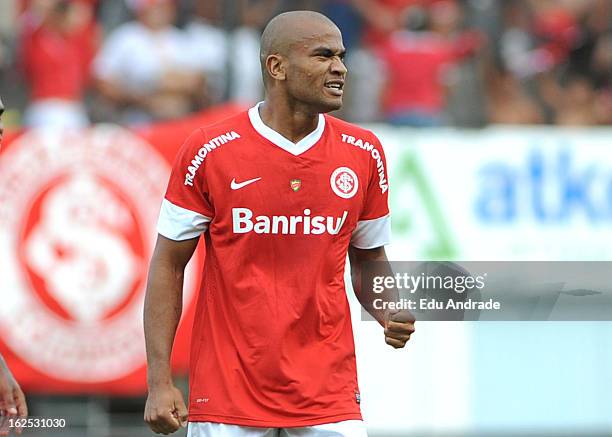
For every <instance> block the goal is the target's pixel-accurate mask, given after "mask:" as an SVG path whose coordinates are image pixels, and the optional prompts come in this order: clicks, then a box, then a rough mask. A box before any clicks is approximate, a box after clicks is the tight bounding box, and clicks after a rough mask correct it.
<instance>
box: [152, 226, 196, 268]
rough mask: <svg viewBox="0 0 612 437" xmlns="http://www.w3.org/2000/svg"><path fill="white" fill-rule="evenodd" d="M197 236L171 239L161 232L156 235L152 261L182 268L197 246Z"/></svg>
mask: <svg viewBox="0 0 612 437" xmlns="http://www.w3.org/2000/svg"><path fill="white" fill-rule="evenodd" d="M198 241H199V238H198V237H196V238H190V239H187V240H171V239H170V238H166V237H164V236H163V235H161V234H158V235H157V242H156V243H155V250H154V252H153V261H157V262H161V263H164V264H169V265H172V266H175V267H178V268H181V269H184V268H185V266H186V265H187V263H188V262H189V260H190V259H191V257H192V256H193V253H194V252H195V250H196V247H197V246H198Z"/></svg>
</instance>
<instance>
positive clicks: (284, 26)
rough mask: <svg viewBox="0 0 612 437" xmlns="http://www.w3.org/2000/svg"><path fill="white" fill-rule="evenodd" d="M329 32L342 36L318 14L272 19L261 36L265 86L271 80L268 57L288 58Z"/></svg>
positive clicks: (300, 14) (301, 14) (311, 13)
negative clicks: (293, 49) (303, 43)
mask: <svg viewBox="0 0 612 437" xmlns="http://www.w3.org/2000/svg"><path fill="white" fill-rule="evenodd" d="M328 32H337V33H338V34H340V31H339V30H338V28H337V27H336V25H335V24H334V22H333V21H331V20H330V19H329V18H327V17H326V16H325V15H323V14H320V13H318V12H314V11H293V12H285V13H283V14H279V15H277V16H276V17H274V18H272V20H270V22H269V23H268V24H267V26H266V28H265V29H264V31H263V33H262V35H261V48H260V52H259V56H260V62H261V69H262V73H263V79H264V84H267V83H268V81H269V79H270V75H269V74H268V71H267V68H266V60H267V59H268V56H270V55H281V56H288V55H289V53H290V51H291V49H292V48H293V47H294V46H296V45H297V44H300V43H302V42H306V41H308V40H310V39H311V38H313V37H316V36H317V35H320V34H321V33H328Z"/></svg>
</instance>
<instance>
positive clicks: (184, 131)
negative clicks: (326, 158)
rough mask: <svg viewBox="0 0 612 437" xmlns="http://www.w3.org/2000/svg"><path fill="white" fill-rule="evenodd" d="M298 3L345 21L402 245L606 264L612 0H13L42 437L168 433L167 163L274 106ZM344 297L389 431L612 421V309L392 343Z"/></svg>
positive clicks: (184, 364)
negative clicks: (204, 136) (50, 426)
mask: <svg viewBox="0 0 612 437" xmlns="http://www.w3.org/2000/svg"><path fill="white" fill-rule="evenodd" d="M297 9H309V10H317V11H321V12H322V13H324V14H326V15H327V16H329V17H330V18H332V19H333V20H334V22H336V24H337V25H338V26H339V27H340V29H341V30H342V33H343V37H344V44H345V46H346V47H347V50H348V51H347V58H346V63H347V66H348V69H349V75H348V80H347V89H346V93H345V105H344V108H343V109H342V110H341V111H339V112H337V113H335V114H334V115H336V116H338V117H341V118H344V119H346V120H349V121H352V122H356V123H360V124H362V125H364V126H366V127H368V128H370V129H372V130H374V132H376V134H377V135H379V137H380V138H381V140H382V142H383V144H384V145H385V148H386V149H385V150H386V152H387V158H388V161H389V172H390V180H391V183H392V190H391V209H392V212H393V218H394V221H393V226H394V235H395V238H394V243H393V244H392V245H391V246H390V247H389V249H388V253H389V255H390V258H391V259H395V260H418V259H455V260H477V261H480V260H483V261H484V260H540V261H545V260H567V261H573V260H605V261H607V260H610V259H611V257H612V244H610V242H612V227H611V224H612V188H611V187H612V154H611V153H610V148H611V147H612V128H611V127H610V125H611V124H612V90H611V88H610V79H611V78H612V1H610V0H513V1H502V0H329V1H324V0H319V1H316V0H313V1H283V0H224V1H221V0H2V1H0V97H1V98H2V100H3V102H4V106H5V107H6V112H5V114H4V116H3V123H4V128H5V135H4V137H5V138H4V141H3V147H2V149H1V150H0V351H1V352H2V354H3V355H4V356H5V357H6V358H7V361H8V363H9V366H10V367H11V368H12V369H13V371H14V373H15V374H16V376H17V378H18V380H19V381H20V382H21V383H22V386H23V387H24V389H25V390H26V392H27V395H28V400H29V406H30V410H31V414H32V415H34V416H44V417H64V418H66V419H67V422H68V428H66V429H64V430H56V431H54V430H37V431H36V430H32V431H28V432H27V434H26V435H37V436H47V435H48V436H55V435H58V436H59V435H61V436H69V437H71V436H87V437H107V436H113V437H114V436H117V437H122V436H125V437H132V436H134V437H137V436H149V435H151V434H150V432H148V431H147V429H146V427H145V426H144V424H143V422H142V414H143V408H144V402H145V394H146V386H145V372H144V345H143V338H142V326H141V325H142V323H141V312H142V301H143V296H144V280H145V276H146V269H147V265H148V259H149V258H150V255H151V250H152V245H153V243H154V238H155V222H156V218H157V214H158V211H159V205H160V202H161V198H162V196H163V193H164V191H165V185H166V181H167V178H168V174H169V169H170V165H171V163H172V160H173V157H174V155H175V153H176V151H177V149H178V147H180V145H181V143H182V142H183V140H184V139H185V138H186V136H187V135H188V134H189V132H190V131H191V130H192V129H195V128H196V127H198V126H200V125H206V124H209V123H212V122H214V121H216V120H219V119H222V118H225V117H227V116H228V115H231V114H233V113H235V112H236V111H240V110H243V109H245V108H248V107H249V106H251V105H253V104H254V103H256V102H258V101H259V100H261V99H262V97H263V89H262V84H261V73H260V67H259V58H258V52H259V36H260V32H261V30H262V29H263V27H264V26H265V24H266V23H267V21H268V20H269V19H270V18H271V17H273V16H274V15H276V14H277V13H279V12H283V11H288V10H297ZM202 256H203V254H201V253H200V254H199V255H198V256H197V257H196V259H194V261H193V262H192V264H193V265H192V267H191V269H192V270H191V273H190V275H189V279H188V281H187V283H186V287H185V296H184V301H185V317H184V318H183V320H182V322H181V326H180V328H179V334H178V336H177V344H176V345H175V354H174V355H175V356H174V368H175V372H176V378H177V382H178V384H179V385H180V386H181V388H182V389H183V390H184V391H185V393H186V392H187V388H188V383H187V378H186V371H187V368H188V361H189V353H188V349H189V333H190V326H191V323H192V320H193V306H194V305H193V303H194V301H195V299H196V293H195V289H196V285H197V283H198V275H197V271H198V269H199V267H200V265H201V262H202ZM346 282H347V283H350V281H349V280H348V279H347V281H346ZM349 297H350V300H351V306H352V309H353V318H354V327H355V337H356V346H357V350H358V368H359V375H360V383H361V386H362V387H361V388H362V399H363V402H362V407H363V412H364V418H365V419H366V421H367V423H368V427H369V431H370V435H371V436H372V437H384V436H405V435H437V436H446V435H449V436H450V435H466V436H467V435H483V436H485V435H486V436H489V435H517V434H532V435H546V436H548V435H550V436H553V435H589V436H591V435H612V416H610V414H609V406H610V405H611V404H612V326H611V325H610V323H609V322H589V323H587V322H572V323H568V322H563V323H562V322H554V323H553V322H528V321H522V322H515V323H493V322H488V323H486V322H478V323H468V322H463V323H461V322H448V323H443V322H437V323H434V322H423V323H421V324H420V325H418V334H417V335H416V336H415V338H414V339H413V340H411V344H410V345H409V347H408V350H405V351H393V350H390V348H388V347H387V346H386V345H385V344H384V342H383V341H382V338H381V337H380V335H381V334H380V332H379V331H380V330H379V329H378V328H377V327H376V326H374V325H373V324H371V323H366V322H361V321H360V320H359V311H358V306H357V305H358V304H357V303H356V301H355V299H354V298H353V297H352V292H351V291H350V290H349ZM177 434H178V435H183V434H180V432H179V433H177Z"/></svg>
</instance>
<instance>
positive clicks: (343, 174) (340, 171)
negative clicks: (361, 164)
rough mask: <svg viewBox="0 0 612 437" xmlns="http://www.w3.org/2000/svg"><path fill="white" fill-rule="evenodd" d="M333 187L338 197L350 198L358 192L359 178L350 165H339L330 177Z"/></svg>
mask: <svg viewBox="0 0 612 437" xmlns="http://www.w3.org/2000/svg"><path fill="white" fill-rule="evenodd" d="M329 182H330V184H331V188H332V190H333V192H334V193H336V195H337V196H338V197H342V198H343V199H350V198H351V197H353V196H354V195H355V193H357V188H359V180H358V179H357V174H355V172H354V171H353V170H351V169H350V168H348V167H338V168H337V169H335V170H334V171H333V173H332V174H331V177H330V179H329Z"/></svg>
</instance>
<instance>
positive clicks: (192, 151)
mask: <svg viewBox="0 0 612 437" xmlns="http://www.w3.org/2000/svg"><path fill="white" fill-rule="evenodd" d="M205 143H206V135H205V133H204V131H203V130H202V129H198V130H196V131H195V132H193V133H192V134H191V135H190V136H189V138H187V140H186V141H185V143H184V144H183V146H182V147H181V149H180V150H179V153H178V155H177V157H176V159H175V161H174V165H173V167H172V172H171V173H170V180H169V182H168V188H167V190H166V195H165V196H164V200H163V201H162V205H161V210H160V214H159V220H158V223H157V232H159V234H161V235H163V236H164V237H166V238H169V239H171V240H187V239H190V238H196V237H198V236H199V235H200V234H201V233H203V232H206V230H207V229H208V223H210V222H211V221H212V219H213V218H214V216H215V214H214V209H213V207H212V205H211V203H210V198H209V190H208V183H207V180H206V171H205V168H204V167H205V166H204V161H205V158H203V157H202V156H201V155H202V153H199V152H200V151H201V150H202V149H201V147H202V145H203V144H205ZM204 156H205V155H204Z"/></svg>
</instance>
